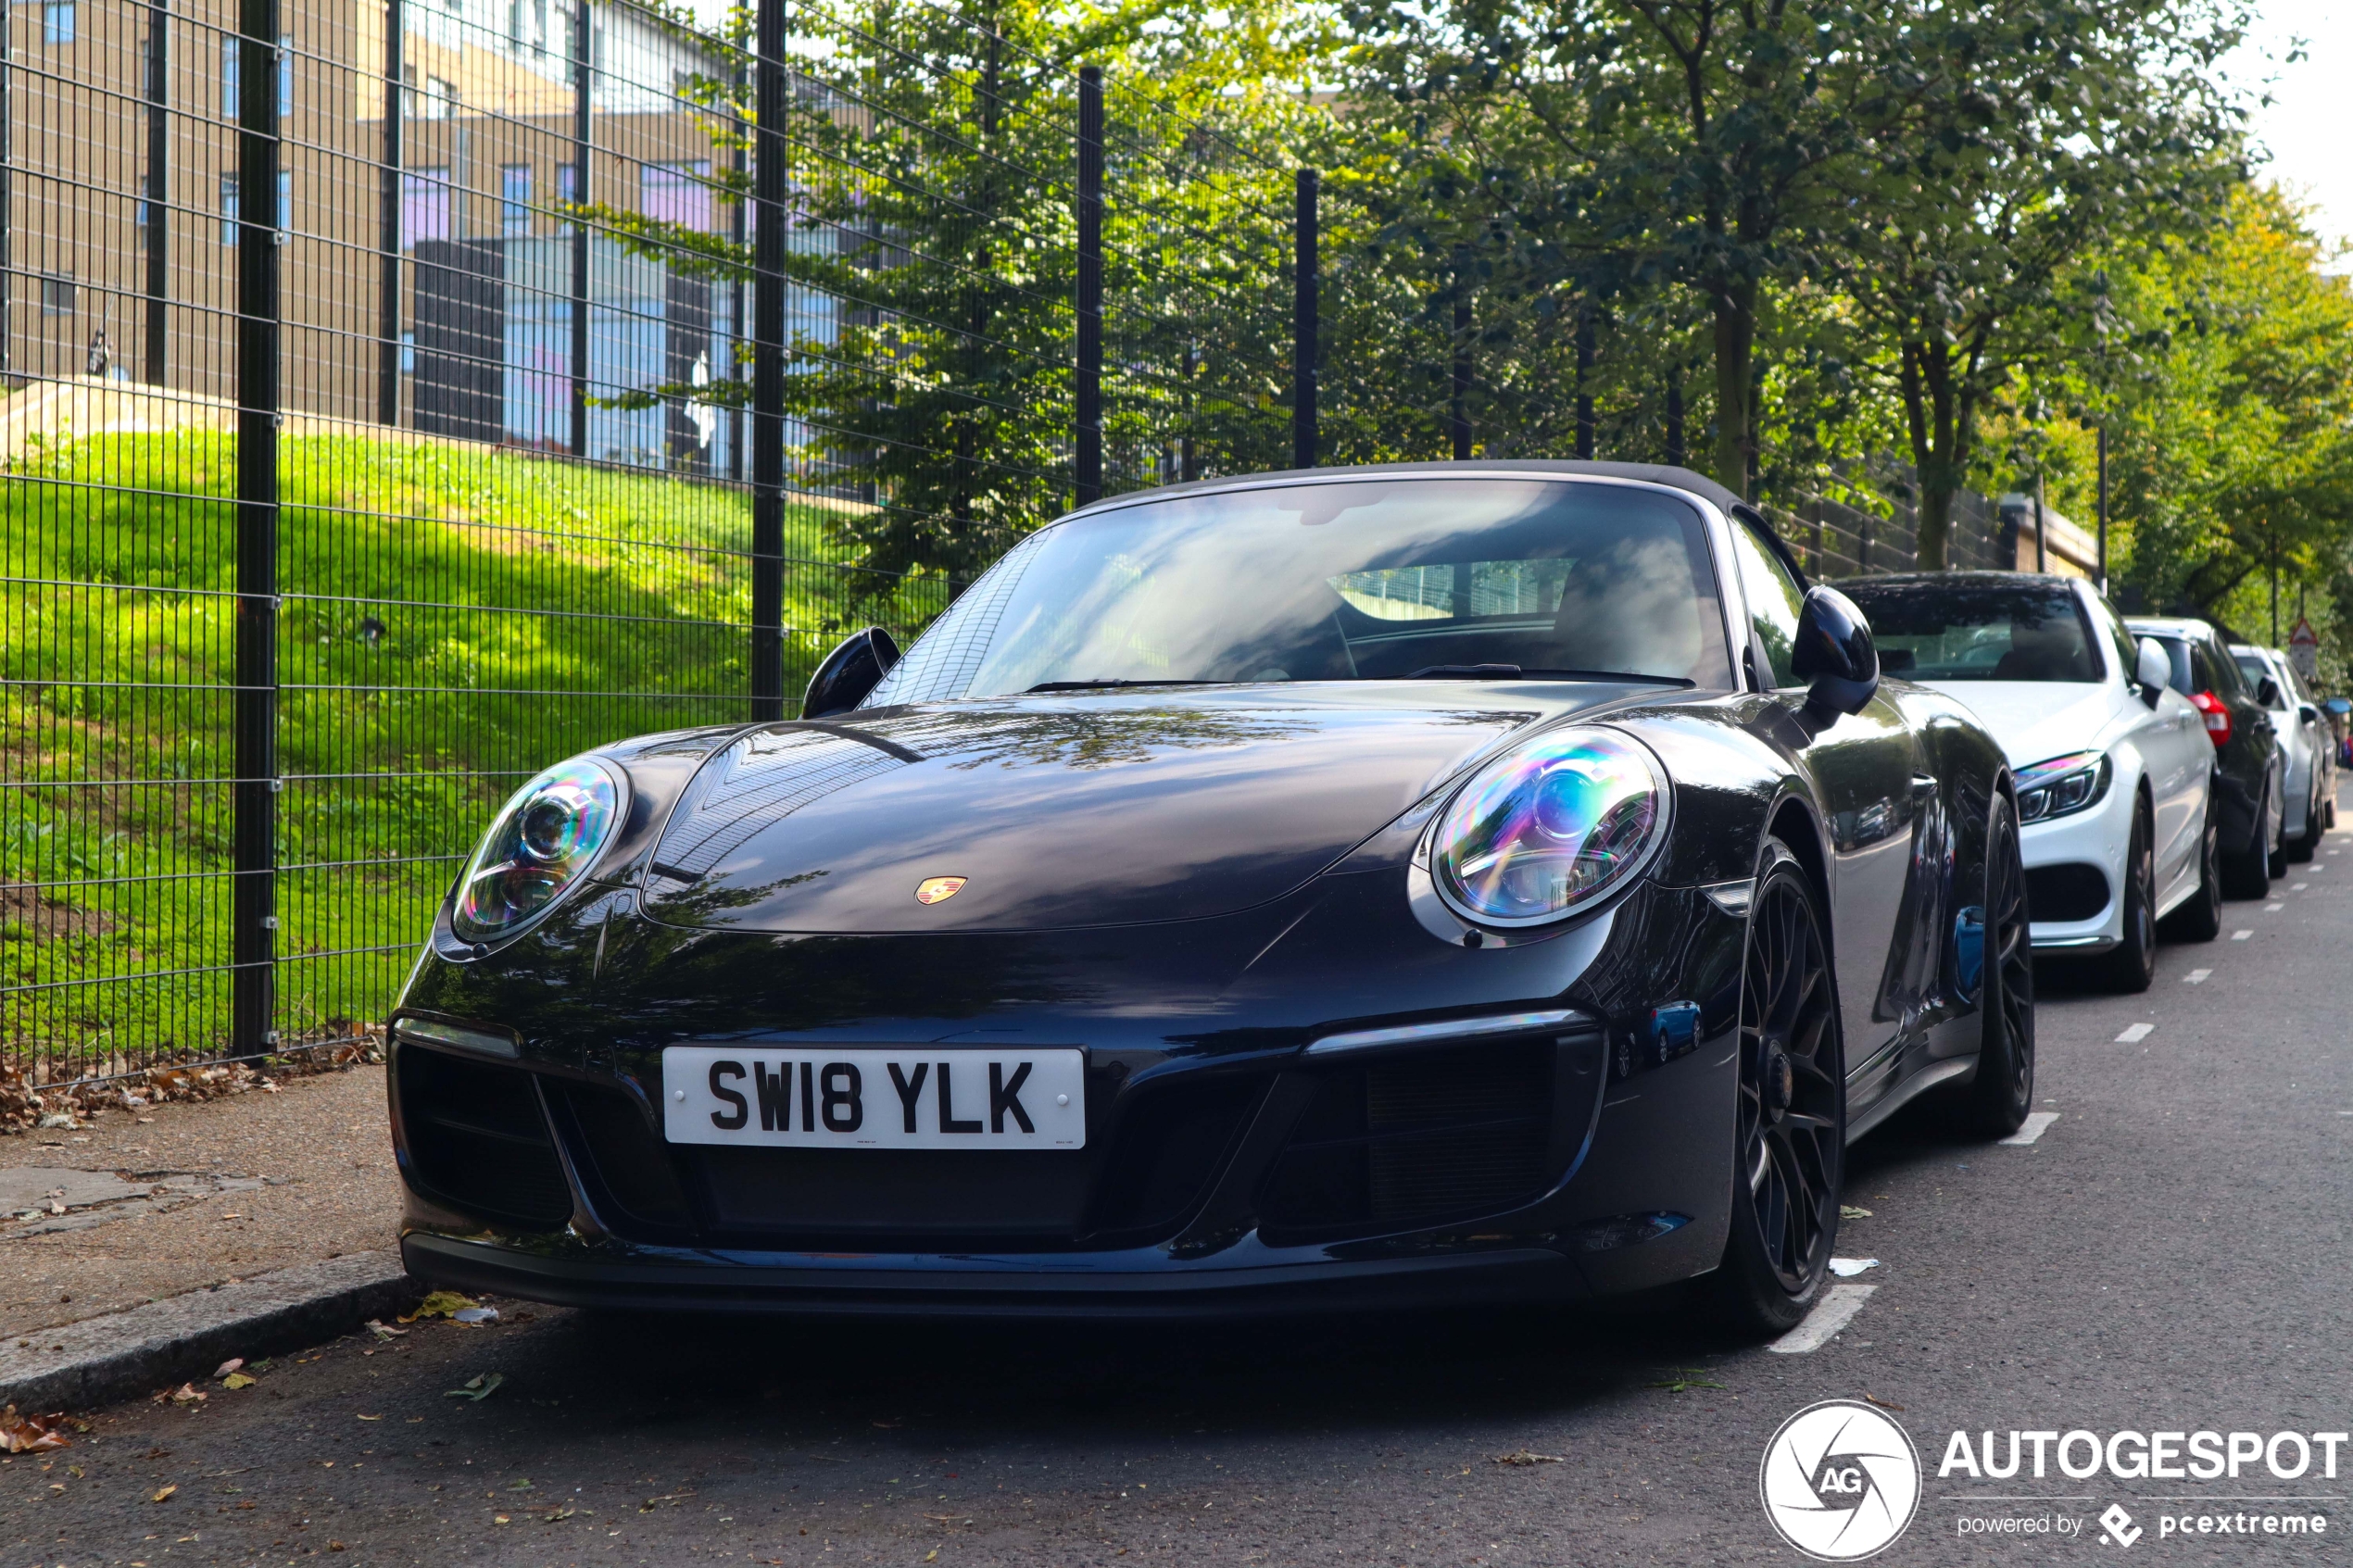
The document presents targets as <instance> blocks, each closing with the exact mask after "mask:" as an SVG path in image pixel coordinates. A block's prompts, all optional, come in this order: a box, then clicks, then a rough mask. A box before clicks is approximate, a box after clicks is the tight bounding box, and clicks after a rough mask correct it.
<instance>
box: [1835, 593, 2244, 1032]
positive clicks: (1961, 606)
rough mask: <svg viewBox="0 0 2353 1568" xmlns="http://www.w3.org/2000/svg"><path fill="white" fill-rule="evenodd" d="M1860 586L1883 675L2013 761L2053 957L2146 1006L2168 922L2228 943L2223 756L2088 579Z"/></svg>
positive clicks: (2038, 908)
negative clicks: (1939, 697)
mask: <svg viewBox="0 0 2353 1568" xmlns="http://www.w3.org/2000/svg"><path fill="white" fill-rule="evenodd" d="M1842 586H1843V588H1844V590H1845V592H1846V593H1847V595H1848V596H1850V597H1851V598H1853V599H1854V601H1855V603H1856V606H1857V607H1858V608H1861V609H1862V611H1863V613H1864V614H1865V615H1866V616H1867V617H1868V618H1869V621H1870V623H1871V632H1872V635H1873V638H1874V640H1875V641H1876V643H1877V645H1878V647H1879V655H1880V668H1881V670H1882V671H1885V672H1886V673H1887V674H1888V675H1889V676H1891V677H1894V678H1895V679H1899V680H1905V681H1913V682H1918V683H1919V684H1923V685H1926V686H1930V687H1932V688H1933V689H1935V690H1937V691H1941V692H1944V693H1945V694H1947V695H1948V696H1954V697H1956V698H1958V699H1959V700H1960V701H1962V702H1964V703H1966V704H1968V705H1969V710H1970V711H1971V712H1973V713H1975V714H1976V715H1977V717H1978V719H1979V721H1981V722H1982V723H1983V724H1984V725H1985V727H1986V728H1987V729H1988V730H1990V731H1992V732H1993V734H1994V739H1995V740H1997V741H1999V742H2001V745H2002V749H2003V751H2004V752H2005V753H2006V754H2007V756H2008V758H2009V763H2010V770H2011V771H2012V773H2013V774H2014V775H2015V776H2016V778H2017V780H2018V791H2019V816H2020V834H2019V836H2020V850H2021V853H2022V854H2023V856H2024V858H2025V865H2026V902H2027V909H2028V913H2029V915H2030V916H2031V917H2032V922H2033V925H2032V932H2033V943H2034V950H2035V952H2036V953H2037V954H2050V955H2054V956H2083V957H2095V959H2096V961H2097V963H2098V964H2099V966H2100V968H2101V970H2102V972H2103V974H2104V977H2105V978H2106V979H2107V981H2108V984H2110V985H2113V986H2115V987H2116V988H2117V989H2119V990H2123V991H2145V990H2146V989H2147V988H2148V985H2149V981H2150V979H2151V977H2152V976H2153V975H2154V974H2155V973H2156V966H2157V934H2158V922H2159V920H2161V919H2170V924H2171V927H2172V928H2173V929H2174V930H2176V931H2177V932H2178V933H2179V934H2180V935H2184V936H2187V937H2189V938H2190V939H2192V940H2194V941H2210V940H2212V939H2213V937H2214V936H2215V935H2217V934H2218V933H2219V932H2220V931H2221V921H2222V906H2221V874H2220V872H2219V870H2218V868H2217V866H2216V863H2215V859H2216V854H2217V851H2218V849H2219V847H2220V842H2221V841H2220V829H2219V823H2218V822H2217V820H2216V817H2215V813H2214V809H2213V805H2212V802H2211V799H2210V797H2211V781H2212V778H2213V774H2214V747H2213V746H2210V745H2208V742H2207V738H2206V729H2205V727H2204V725H2203V723H2202V722H2201V721H2200V719H2199V714H2198V710H2197V709H2196V707H2194V706H2193V705H2192V704H2191V702H2190V700H2189V699H2188V698H2187V697H2185V696H2182V695H2181V694H2180V693H2179V692H2176V691H2173V690H2171V688H2170V686H2169V684H2168V678H2169V676H2170V674H2171V664H2170V662H2169V661H2168V659H2167V657H2166V655H2165V653H2164V652H2163V651H2162V650H2161V649H2159V648H2158V647H2156V646H2147V647H2143V646H2138V645H2136V644H2135V643H2134V641H2133V636H2132V634H2131V633H2128V632H2126V631H2125V629H2124V623H2123V621H2122V619H2121V618H2120V617H2119V616H2118V615H2117V613H2116V611H2115V610H2114V609H2113V608H2110V607H2109V606H2108V602H2107V601H2106V600H2105V599H2103V598H2101V597H2100V596H2099V595H2098V594H2097V593H2096V592H2095V591H2094V590H2093V588H2092V587H2091V585H2090V584H2089V583H2084V582H2082V581H2081V580H2080V579H2075V578H2069V577H2059V576H2043V575H2038V574H2035V573H2031V572H2030V573H2020V572H2015V571H1952V572H1924V573H1919V574H1917V575H1906V576H1897V577H1868V578H1856V579H1854V580H1852V581H1850V582H1847V583H1843V584H1842Z"/></svg>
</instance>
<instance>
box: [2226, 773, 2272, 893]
mask: <svg viewBox="0 0 2353 1568" xmlns="http://www.w3.org/2000/svg"><path fill="white" fill-rule="evenodd" d="M2270 832H2271V781H2270V780H2269V779H2266V780H2264V781H2263V798H2262V799H2261V800H2260V801H2259V802H2258V803H2257V805H2256V809H2255V834H2254V837H2253V838H2252V839H2251V840H2250V841H2249V842H2248V844H2247V847H2246V848H2244V849H2233V850H2226V851H2225V852H2224V853H2223V856H2222V897H2225V898H2260V897H2265V896H2266V895H2268V894H2269V893H2270V892H2271V863H2270V862H2271V854H2270V851H2269V850H2268V849H2267V848H2266V847H2265V846H2264V843H2263V840H2264V837H2265V836H2266V835H2267V834H2270Z"/></svg>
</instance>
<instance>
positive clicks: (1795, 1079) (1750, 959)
mask: <svg viewBox="0 0 2353 1568" xmlns="http://www.w3.org/2000/svg"><path fill="white" fill-rule="evenodd" d="M1765 865H1766V870H1765V872H1764V873H1763V874H1762V875H1761V876H1759V877H1758V878H1757V884H1756V896H1755V898H1754V899H1753V900H1752V902H1751V904H1750V908H1749V917H1748V938H1747V946H1746V950H1745V951H1744V952H1743V955H1742V962H1741V1014H1740V1079H1739V1087H1738V1090H1737V1092H1736V1107H1735V1115H1734V1119H1733V1121H1734V1126H1733V1140H1732V1148H1731V1155H1732V1183H1731V1185H1732V1225H1731V1235H1730V1237H1729V1238H1728V1239H1727V1240H1726V1242H1725V1244H1724V1261H1723V1264H1722V1266H1721V1267H1719V1268H1718V1270H1717V1271H1716V1273H1715V1275H1714V1285H1715V1295H1716V1299H1717V1306H1718V1309H1719V1311H1720V1312H1721V1315H1722V1316H1723V1317H1724V1319H1725V1320H1726V1321H1727V1322H1728V1323H1729V1324H1730V1327H1731V1328H1732V1329H1733V1330H1734V1331H1735V1332H1736V1333H1738V1334H1740V1335H1742V1336H1743V1337H1749V1338H1765V1337H1768V1336H1773V1335H1778V1334H1782V1333H1785V1332H1787V1331H1788V1330H1789V1329H1790V1328H1792V1327H1793V1326H1795V1325H1796V1323H1798V1321H1799V1320H1800V1319H1802V1318H1804V1317H1805V1316H1806V1313H1807V1312H1808V1311H1811V1310H1812V1309H1813V1306H1814V1302H1815V1300H1816V1298H1818V1297H1819V1296H1820V1294H1821V1290H1822V1281H1823V1279H1824V1278H1825V1277H1826V1276H1827V1275H1828V1273H1830V1261H1831V1248H1832V1246H1833V1245H1835V1243H1836V1242H1837V1239H1838V1210H1839V1199H1840V1198H1841V1196H1842V1195H1843V1191H1844V1185H1845V1179H1846V1052H1845V1041H1844V1038H1843V1035H1842V1034H1841V1032H1840V1028H1839V1017H1838V989H1837V985H1836V984H1835V980H1834V976H1833V975H1832V973H1831V962H1830V947H1829V945H1828V944H1827V943H1826V942H1824V940H1823V939H1822V922H1821V916H1820V913H1819V911H1818V909H1816V908H1815V903H1814V890H1813V887H1812V886H1811V885H1810V884H1808V883H1807V882H1806V875H1805V873H1804V872H1803V871H1802V870H1801V869H1800V868H1799V866H1798V863H1797V859H1796V858H1795V857H1794V856H1793V855H1792V854H1791V853H1790V852H1789V850H1788V848H1787V847H1784V846H1783V845H1782V844H1781V843H1780V841H1779V840H1777V839H1774V840H1768V841H1767V845H1766V859H1765Z"/></svg>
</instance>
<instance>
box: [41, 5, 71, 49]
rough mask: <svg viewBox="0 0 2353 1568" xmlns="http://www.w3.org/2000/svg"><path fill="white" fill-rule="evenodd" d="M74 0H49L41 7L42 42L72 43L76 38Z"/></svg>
mask: <svg viewBox="0 0 2353 1568" xmlns="http://www.w3.org/2000/svg"><path fill="white" fill-rule="evenodd" d="M74 31H75V28H74V15H73V0H48V4H47V5H45V6H42V7H41V42H42V43H44V44H70V43H72V42H73V38H74Z"/></svg>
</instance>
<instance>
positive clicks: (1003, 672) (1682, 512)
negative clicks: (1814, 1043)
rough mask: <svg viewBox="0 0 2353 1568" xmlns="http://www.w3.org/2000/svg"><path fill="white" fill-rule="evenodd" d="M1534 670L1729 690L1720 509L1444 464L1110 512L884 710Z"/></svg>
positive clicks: (912, 677) (1000, 592)
mask: <svg viewBox="0 0 2353 1568" xmlns="http://www.w3.org/2000/svg"><path fill="white" fill-rule="evenodd" d="M1474 666H1484V667H1486V668H1483V669H1473V668H1471V667H1474ZM1515 671H1517V672H1520V673H1524V674H1526V675H1529V676H1531V677H1536V678H1545V677H1569V678H1574V677H1576V676H1578V675H1580V674H1605V675H1606V674H1627V675H1633V676H1638V677H1642V678H1647V679H1658V680H1664V681H1690V682H1692V683H1695V684H1702V685H1709V686H1721V685H1723V684H1726V683H1727V682H1728V680H1729V679H1730V659H1729V657H1728V655H1727V654H1726V653H1725V650H1724V633H1723V620H1722V616H1721V613H1720V611H1719V610H1718V607H1717V596H1716V583H1715V577H1714V574H1713V572H1712V571H1711V570H1710V568H1709V564H1708V553H1707V542H1706V533H1705V527H1704V524H1703V522H1702V521H1701V515H1700V512H1699V510H1698V508H1696V507H1694V506H1692V505H1688V504H1686V503H1684V502H1683V501H1681V500H1679V499H1677V498H1676V497H1674V496H1672V495H1665V494H1662V493H1660V492H1657V491H1651V490H1641V489H1634V488H1630V487H1628V486H1623V485H1611V484H1596V483H1570V482H1563V481H1557V480H1545V479H1516V478H1514V479H1451V478H1439V479H1390V480H1370V481H1366V480H1357V481H1332V482H1328V483H1308V484H1290V485H1279V486H1268V487H1266V488H1264V489H1255V490H1241V491H1228V492H1225V493H1222V494H1216V495H1186V496H1176V497H1172V498H1170V499H1167V500H1164V501H1151V502H1145V503H1142V504H1140V505H1138V506H1133V507H1126V508H1119V509H1116V510H1114V511H1109V512H1100V513H1096V514H1094V515H1093V516H1089V517H1082V518H1076V519H1073V520H1072V521H1067V522H1062V523H1057V524H1055V525H1053V526H1051V527H1049V528H1045V529H1041V530H1040V531H1039V532H1038V533H1035V534H1033V535H1031V536H1030V537H1029V538H1028V539H1026V540H1024V541H1023V542H1022V543H1021V544H1020V545H1018V546H1015V547H1014V548H1013V550H1012V551H1011V552H1010V553H1008V554H1007V555H1006V557H1005V558H1003V559H1002V560H1000V562H998V564H997V565H996V566H995V567H993V568H991V569H990V570H989V571H988V572H987V573H986V574H985V575H984V576H983V577H982V578H981V579H980V581H979V582H977V583H974V584H973V586H972V587H971V588H970V589H968V590H967V591H966V592H965V593H964V595H963V596H962V597H961V598H959V599H958V600H957V601H956V603H955V604H954V605H953V606H951V607H950V608H949V610H948V612H947V613H946V614H945V615H943V616H941V617H940V618H939V620H938V621H937V622H935V623H934V624H933V626H932V627H931V629H930V630H929V631H927V632H925V633H924V635H923V636H922V638H921V639H920V640H918V641H917V642H916V644H915V646H913V647H912V648H910V649H909V650H908V652H907V657H906V658H905V659H902V660H900V663H899V664H898V665H897V666H895V667H894V668H893V669H892V670H891V671H890V673H889V675H888V676H887V677H886V678H885V679H884V681H883V682H882V684H880V685H878V686H877V687H875V692H874V694H873V695H872V696H869V697H868V698H867V706H870V707H875V706H880V705H882V704H885V703H893V702H927V701H936V700H938V699H940V698H944V697H957V696H998V695H1001V694H1005V693H1010V692H1024V691H1032V690H1035V689H1037V688H1038V687H1039V686H1052V685H1078V684H1120V683H1135V682H1159V681H1220V682H1223V681H1347V680H1384V679H1396V678H1402V677H1411V676H1416V675H1444V674H1466V675H1486V676H1504V675H1509V674H1511V673H1514V672H1515Z"/></svg>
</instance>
